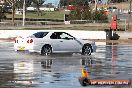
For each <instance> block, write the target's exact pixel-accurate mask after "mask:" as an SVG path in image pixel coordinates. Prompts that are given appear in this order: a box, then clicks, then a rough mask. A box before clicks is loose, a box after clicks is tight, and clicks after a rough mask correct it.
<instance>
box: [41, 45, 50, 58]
mask: <svg viewBox="0 0 132 88" xmlns="http://www.w3.org/2000/svg"><path fill="white" fill-rule="evenodd" d="M50 54H51V48H50V47H45V48H43V55H46V56H47V55H50Z"/></svg>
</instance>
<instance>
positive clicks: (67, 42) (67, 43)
mask: <svg viewBox="0 0 132 88" xmlns="http://www.w3.org/2000/svg"><path fill="white" fill-rule="evenodd" d="M60 38H61V40H60V46H61V48H62V49H61V50H62V51H64V52H80V49H81V48H82V44H81V42H79V41H77V40H76V39H75V38H74V37H73V36H71V35H70V34H68V33H65V32H62V33H61V35H60Z"/></svg>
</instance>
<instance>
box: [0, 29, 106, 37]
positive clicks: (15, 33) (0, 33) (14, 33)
mask: <svg viewBox="0 0 132 88" xmlns="http://www.w3.org/2000/svg"><path fill="white" fill-rule="evenodd" d="M39 31H64V32H67V33H69V34H71V35H73V36H74V37H76V38H82V39H106V32H105V31H81V30H0V38H10V37H19V36H21V37H27V36H29V35H31V34H33V33H35V32H39Z"/></svg>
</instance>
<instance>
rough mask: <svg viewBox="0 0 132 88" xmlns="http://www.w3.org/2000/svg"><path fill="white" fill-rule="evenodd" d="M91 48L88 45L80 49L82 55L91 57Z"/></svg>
mask: <svg viewBox="0 0 132 88" xmlns="http://www.w3.org/2000/svg"><path fill="white" fill-rule="evenodd" d="M91 53H92V48H91V45H90V44H87V45H84V46H83V48H82V55H91Z"/></svg>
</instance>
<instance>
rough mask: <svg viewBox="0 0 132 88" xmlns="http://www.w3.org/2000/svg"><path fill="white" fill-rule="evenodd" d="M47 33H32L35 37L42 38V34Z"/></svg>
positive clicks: (45, 33)
mask: <svg viewBox="0 0 132 88" xmlns="http://www.w3.org/2000/svg"><path fill="white" fill-rule="evenodd" d="M47 34H48V32H37V33H35V34H33V35H34V36H35V37H36V38H43V37H44V36H46V35H47Z"/></svg>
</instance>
